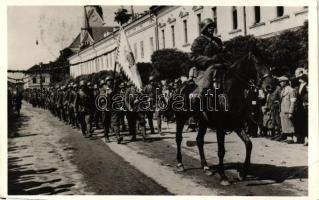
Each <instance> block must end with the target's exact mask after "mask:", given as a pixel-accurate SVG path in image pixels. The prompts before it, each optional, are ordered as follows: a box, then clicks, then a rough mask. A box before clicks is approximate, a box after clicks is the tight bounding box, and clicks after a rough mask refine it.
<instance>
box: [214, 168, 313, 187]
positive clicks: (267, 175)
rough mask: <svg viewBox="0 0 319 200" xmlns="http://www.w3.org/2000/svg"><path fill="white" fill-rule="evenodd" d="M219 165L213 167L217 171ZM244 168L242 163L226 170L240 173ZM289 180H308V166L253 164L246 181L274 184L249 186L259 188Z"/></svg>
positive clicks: (251, 184) (253, 184)
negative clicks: (264, 181) (268, 181)
mask: <svg viewBox="0 0 319 200" xmlns="http://www.w3.org/2000/svg"><path fill="white" fill-rule="evenodd" d="M217 167H218V166H217V165H214V166H212V169H213V170H217ZM242 168H243V164H241V163H226V164H225V170H237V171H240V170H241V169H242ZM289 179H308V166H295V167H284V166H276V165H269V164H251V166H250V168H249V172H248V177H247V178H246V180H245V181H261V180H272V181H273V182H272V183H260V184H259V183H256V184H255V183H249V184H247V186H258V185H265V184H274V183H282V182H284V181H286V180H289Z"/></svg>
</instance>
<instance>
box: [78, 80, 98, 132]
mask: <svg viewBox="0 0 319 200" xmlns="http://www.w3.org/2000/svg"><path fill="white" fill-rule="evenodd" d="M92 101H94V99H93V95H90V93H89V90H88V88H87V85H86V83H85V81H84V80H81V81H80V89H79V91H78V92H77V96H76V100H75V113H76V114H77V115H78V118H79V122H80V127H81V131H82V134H83V136H84V137H87V138H88V137H91V136H92V133H91V113H90V112H91V110H92Z"/></svg>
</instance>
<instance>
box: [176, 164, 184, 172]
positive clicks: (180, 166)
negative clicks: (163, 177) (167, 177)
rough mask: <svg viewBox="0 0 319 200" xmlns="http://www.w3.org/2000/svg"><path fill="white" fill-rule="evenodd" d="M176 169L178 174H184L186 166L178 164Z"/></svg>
mask: <svg viewBox="0 0 319 200" xmlns="http://www.w3.org/2000/svg"><path fill="white" fill-rule="evenodd" d="M176 168H177V171H178V172H183V171H185V168H184V165H183V164H182V163H178V164H177V166H176Z"/></svg>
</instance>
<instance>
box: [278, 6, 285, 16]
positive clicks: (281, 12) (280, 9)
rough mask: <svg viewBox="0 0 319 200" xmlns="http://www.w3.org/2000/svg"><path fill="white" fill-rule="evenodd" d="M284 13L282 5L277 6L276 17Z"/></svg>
mask: <svg viewBox="0 0 319 200" xmlns="http://www.w3.org/2000/svg"><path fill="white" fill-rule="evenodd" d="M283 15H284V7H283V6H277V17H281V16H283Z"/></svg>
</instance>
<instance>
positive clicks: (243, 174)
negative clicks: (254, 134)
mask: <svg viewBox="0 0 319 200" xmlns="http://www.w3.org/2000/svg"><path fill="white" fill-rule="evenodd" d="M236 133H237V135H238V136H239V137H240V139H241V140H242V141H243V142H244V143H245V148H246V158H245V163H244V169H243V171H242V172H240V173H239V179H240V180H244V179H245V178H246V175H247V172H248V169H249V166H250V157H251V150H252V148H253V144H252V142H251V140H250V139H249V137H248V135H247V134H246V133H245V131H243V130H241V131H237V132H236Z"/></svg>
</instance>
